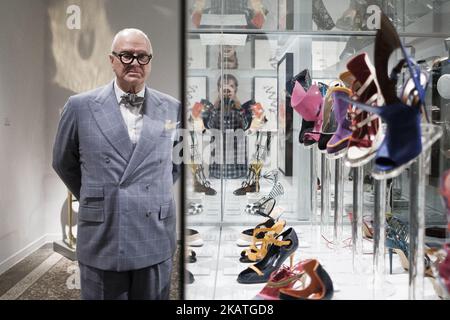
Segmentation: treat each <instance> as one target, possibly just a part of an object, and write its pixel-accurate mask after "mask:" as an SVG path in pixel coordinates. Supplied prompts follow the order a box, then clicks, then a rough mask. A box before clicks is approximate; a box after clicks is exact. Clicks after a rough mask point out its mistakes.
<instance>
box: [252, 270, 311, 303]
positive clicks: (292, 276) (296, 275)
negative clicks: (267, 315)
mask: <svg viewBox="0 0 450 320" xmlns="http://www.w3.org/2000/svg"><path fill="white" fill-rule="evenodd" d="M303 263H304V261H300V262H299V263H297V264H296V265H295V266H294V267H292V268H290V267H288V266H286V265H282V266H281V267H280V268H279V269H278V270H275V271H274V272H272V274H271V275H270V278H269V281H267V284H266V285H265V286H264V288H262V290H261V291H260V292H259V293H258V294H257V295H256V296H255V298H254V300H280V290H281V289H290V288H292V287H293V286H294V284H296V283H297V281H300V282H302V283H304V281H305V280H306V279H305V277H306V274H305V271H304V270H303Z"/></svg>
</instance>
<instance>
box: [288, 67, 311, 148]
mask: <svg viewBox="0 0 450 320" xmlns="http://www.w3.org/2000/svg"><path fill="white" fill-rule="evenodd" d="M297 82H298V83H299V84H300V85H301V86H302V87H303V89H304V90H308V89H309V88H310V87H311V85H312V79H311V75H310V73H309V70H308V69H304V70H302V71H301V72H299V73H298V74H297V75H295V76H294V77H293V78H292V79H291V80H290V83H289V86H288V88H290V89H289V91H288V95H289V98H291V105H293V104H292V94H293V91H294V88H295V85H296V83H297ZM313 128H314V120H312V121H311V120H310V121H308V120H306V119H304V118H303V117H302V124H301V127H300V133H299V136H298V142H299V143H300V144H305V133H307V132H311V131H312V130H313ZM312 143H313V142H311V141H306V144H308V145H309V144H312Z"/></svg>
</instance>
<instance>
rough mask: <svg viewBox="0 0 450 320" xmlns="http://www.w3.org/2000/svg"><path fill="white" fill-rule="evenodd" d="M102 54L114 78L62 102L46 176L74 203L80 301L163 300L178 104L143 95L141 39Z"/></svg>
mask: <svg viewBox="0 0 450 320" xmlns="http://www.w3.org/2000/svg"><path fill="white" fill-rule="evenodd" d="M111 51H112V52H111V54H110V55H109V59H110V61H111V66H112V70H113V71H114V73H115V75H116V78H115V80H114V81H112V82H111V83H109V84H108V85H106V86H104V87H100V88H97V89H95V90H92V91H89V92H86V93H82V94H78V95H75V96H72V97H70V98H69V100H68V101H67V103H66V105H65V107H64V110H63V113H62V116H61V120H60V123H59V127H58V132H57V136H56V141H55V145H54V150H53V168H54V169H55V171H56V172H57V173H58V175H59V176H60V177H61V179H62V180H63V182H64V183H65V184H66V186H67V187H68V189H69V190H70V191H71V192H72V193H73V194H74V195H75V197H76V198H77V199H79V202H80V207H79V212H78V236H77V256H78V261H79V266H80V275H81V296H82V298H83V299H168V298H169V286H170V275H171V271H172V257H173V254H174V252H175V246H176V223H175V220H176V216H175V202H174V197H173V191H172V186H173V183H174V182H175V180H176V179H177V177H178V176H179V170H178V166H175V165H173V161H172V150H173V145H174V144H175V143H176V141H175V140H176V139H175V137H176V136H177V135H176V126H177V123H179V119H180V112H181V111H180V103H179V102H178V101H177V100H175V99H174V98H172V97H170V96H168V95H166V94H163V93H161V92H158V91H156V90H153V89H150V88H148V87H146V85H145V80H146V79H147V78H148V76H149V75H150V71H151V63H152V57H153V50H152V45H151V43H150V40H149V39H148V37H147V36H146V35H145V34H144V33H143V32H142V31H140V30H137V29H124V30H122V31H120V32H119V33H118V34H117V35H116V36H115V38H114V40H113V43H112V50H111Z"/></svg>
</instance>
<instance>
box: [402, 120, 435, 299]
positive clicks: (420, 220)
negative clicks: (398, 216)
mask: <svg viewBox="0 0 450 320" xmlns="http://www.w3.org/2000/svg"><path fill="white" fill-rule="evenodd" d="M421 127H422V152H421V154H420V155H419V157H418V158H417V159H416V160H415V161H414V163H413V164H412V165H411V180H410V183H411V184H410V216H409V219H410V220H409V252H408V260H409V288H408V289H409V290H408V297H409V299H414V300H415V299H423V298H424V274H425V255H424V249H425V248H424V237H425V183H426V181H425V180H426V175H427V171H428V167H429V164H430V154H431V147H432V145H433V144H434V143H435V142H436V141H438V140H439V138H440V137H441V136H442V128H441V127H439V126H437V125H433V124H422V126H421Z"/></svg>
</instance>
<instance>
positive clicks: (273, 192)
mask: <svg viewBox="0 0 450 320" xmlns="http://www.w3.org/2000/svg"><path fill="white" fill-rule="evenodd" d="M190 3H191V7H193V6H194V2H193V1H191V2H190ZM197 3H200V4H201V1H197ZM261 5H262V6H261ZM449 6H450V1H414V0H408V1H406V0H405V1H381V0H380V1H376V0H371V1H369V0H348V1H339V2H338V1H331V0H301V1H290V0H279V1H265V0H262V1H205V3H204V8H203V9H202V10H203V11H202V17H201V18H200V20H199V21H203V22H202V23H198V24H197V25H195V26H194V25H193V24H192V20H189V21H188V23H189V24H190V25H191V26H190V28H189V37H188V38H189V40H188V49H189V52H190V53H189V55H188V59H189V60H188V83H190V82H189V81H191V82H192V81H194V80H196V81H201V82H202V83H206V85H203V86H206V88H205V89H204V90H203V91H201V93H199V94H198V96H197V97H196V98H191V100H195V101H197V100H202V99H206V100H208V103H205V105H207V106H210V109H208V110H206V109H203V111H205V110H206V111H207V112H205V113H204V114H203V115H204V117H206V118H208V119H209V120H211V119H214V120H211V124H213V125H211V126H210V127H209V128H206V130H205V131H204V132H203V136H204V138H203V140H204V141H210V139H211V138H210V136H211V135H214V136H215V137H216V140H215V141H217V142H218V144H216V145H215V152H216V153H215V154H214V156H212V155H211V154H210V153H209V151H206V152H203V162H204V163H205V166H204V167H205V174H206V179H207V180H209V181H210V182H211V185H212V186H214V189H215V190H216V191H217V195H215V196H206V195H204V196H202V198H201V201H202V203H203V206H204V208H205V211H204V213H201V214H199V215H197V216H193V215H191V216H189V217H188V225H189V226H191V227H193V228H198V229H199V230H201V232H202V233H203V237H204V240H205V246H206V247H202V248H199V249H198V252H200V254H204V252H207V253H206V255H207V256H208V258H207V259H206V260H204V261H205V262H204V263H205V264H208V265H209V266H211V267H206V266H205V265H201V266H200V267H199V266H197V267H193V270H196V271H197V274H198V275H199V284H198V286H193V287H191V291H188V297H189V292H191V293H192V295H191V297H192V298H194V297H202V298H218V299H251V298H252V297H253V296H254V295H255V294H256V293H257V292H258V291H259V290H256V289H255V288H249V287H245V286H243V285H240V284H238V283H237V282H236V278H237V277H238V275H239V274H240V272H241V271H242V270H244V269H245V268H246V265H244V264H242V263H240V262H239V259H240V256H241V251H242V249H243V248H240V247H237V246H236V245H235V244H242V243H245V241H244V240H243V238H244V237H243V234H242V232H243V231H244V230H246V229H249V228H254V227H255V225H257V224H258V223H261V222H264V221H265V220H266V219H267V217H262V216H261V215H258V210H259V212H263V213H274V214H275V213H280V212H282V214H283V215H282V219H284V220H285V221H286V228H288V227H293V228H294V229H295V230H296V231H297V233H298V235H299V237H300V238H301V239H300V243H301V245H302V246H304V247H305V248H307V249H306V251H307V253H308V254H307V257H311V256H313V257H321V259H323V261H325V262H328V263H329V265H330V264H331V265H333V264H334V262H335V261H334V260H333V259H334V258H336V256H332V254H333V252H334V253H336V252H341V253H343V254H344V255H345V254H350V253H351V251H350V250H348V251H345V250H346V249H343V248H344V247H345V248H348V247H349V246H350V245H349V244H348V242H347V241H348V239H350V238H351V229H350V222H351V219H352V215H351V214H350V213H352V212H353V210H354V209H353V202H354V198H353V188H354V185H353V178H354V176H353V173H352V170H351V169H350V168H348V167H346V166H344V167H343V170H342V172H340V170H338V174H339V176H342V177H343V178H342V179H343V190H339V192H336V191H337V190H336V188H335V187H336V185H335V184H336V183H335V181H336V180H335V174H336V165H340V164H339V161H338V160H335V159H328V158H326V159H328V160H326V161H325V158H324V161H321V157H322V156H321V153H319V151H318V150H317V147H316V146H315V145H317V144H315V145H314V146H313V147H311V146H306V144H305V143H304V142H305V139H304V138H305V136H304V135H303V134H304V132H305V131H307V130H305V127H306V126H307V125H308V124H305V121H303V119H302V116H300V114H299V113H297V112H296V111H295V110H294V109H293V107H292V106H291V98H292V90H293V86H294V84H295V81H293V79H294V77H296V79H297V80H299V81H300V79H302V81H304V82H305V83H306V82H307V77H306V76H304V74H306V70H307V73H308V75H309V77H310V80H309V82H310V83H309V84H308V85H307V86H306V85H305V87H310V86H311V85H312V84H316V85H317V86H318V90H319V91H320V93H321V94H322V95H325V93H326V90H325V88H326V87H327V86H330V85H331V84H332V82H333V81H336V80H338V77H339V75H340V74H341V73H342V72H344V71H346V70H347V63H348V62H349V60H350V59H352V58H353V57H355V56H356V55H358V54H360V53H363V52H366V53H367V55H368V59H370V61H371V62H372V64H374V62H375V56H374V44H375V35H376V31H377V28H378V27H379V21H380V20H379V16H378V13H379V12H380V11H381V10H383V11H384V12H385V13H386V14H387V16H388V17H389V18H390V19H391V20H392V21H393V23H394V25H395V26H396V28H397V30H398V32H399V34H400V38H401V41H402V43H403V44H404V46H405V48H406V51H407V52H408V54H409V55H410V56H411V57H412V58H414V59H415V61H417V62H418V64H419V65H420V66H421V68H422V70H424V71H427V72H428V73H429V75H430V81H429V84H428V87H427V90H426V106H425V109H426V114H428V115H429V117H430V119H431V120H432V122H433V123H434V124H439V125H440V126H441V127H442V128H443V130H444V135H443V138H442V139H440V141H439V142H438V143H436V144H435V145H434V146H433V148H432V150H431V157H430V169H429V170H428V172H427V182H426V184H427V185H426V188H425V191H426V199H425V200H426V210H425V211H426V212H425V213H426V227H432V226H438V227H440V228H442V227H443V226H444V227H445V225H446V219H447V218H446V214H445V212H446V211H445V210H444V208H443V205H442V200H441V197H440V195H439V191H438V187H439V178H440V177H441V176H442V173H443V172H444V171H445V170H446V169H449V168H450V162H449V158H450V151H449V150H450V140H449V139H450V133H449V132H450V122H449V121H450V119H449V117H448V114H450V112H449V111H450V110H447V109H448V105H449V103H448V101H450V100H449V99H450V94H449V93H448V92H447V91H448V90H447V87H450V86H449V85H448V83H449V80H448V79H449V77H447V75H448V73H449V70H450V69H449V67H448V65H449V63H448V62H449V60H448V46H445V39H446V38H447V37H448V35H446V34H445V32H448V31H447V30H450V29H449V25H448V23H449V21H450V19H448V15H449V13H450V7H449ZM255 8H260V9H261V8H262V11H260V12H263V13H264V14H263V16H264V19H262V16H261V15H259V16H258V15H257V13H258V10H256V9H255ZM205 15H206V18H205ZM208 15H213V16H212V18H214V19H213V20H211V19H212V18H211V16H208ZM239 16H240V17H241V18H243V20H242V21H244V20H245V22H243V23H242V25H238V24H237V23H238V19H239ZM191 17H192V11H190V12H189V19H191ZM202 19H203V20H202ZM208 19H209V20H208ZM252 23H253V25H252ZM255 23H259V24H257V25H255ZM205 55H206V58H202V59H201V62H199V61H198V60H199V57H205ZM402 58H403V55H402V53H401V51H399V50H397V51H395V52H394V53H393V54H392V56H391V57H390V59H389V66H388V70H389V72H390V70H392V68H393V67H394V66H395V65H396V64H397V63H398V62H399V60H400V59H402ZM302 73H303V76H301V74H302ZM191 78H193V79H194V80H193V79H191ZM408 78H409V71H408V69H407V68H402V69H401V70H400V72H399V75H398V83H397V94H398V95H399V96H400V95H401V94H402V91H403V88H404V84H405V83H406V80H407V79H408ZM199 79H201V80H199ZM220 79H224V80H223V81H220ZM349 87H350V88H353V87H352V83H351V82H350V84H349ZM188 88H189V90H190V89H191V86H188ZM353 89H355V88H353ZM305 91H307V90H305ZM355 91H356V89H355ZM189 94H190V92H189V91H188V97H189ZM352 94H355V92H353V93H352ZM324 103H325V102H323V101H322V104H321V106H320V107H319V111H320V110H321V109H320V108H324ZM188 105H190V104H189V103H188ZM333 105H334V103H333ZM188 108H189V107H188ZM333 108H335V107H333ZM336 108H337V107H336ZM214 110H215V111H216V113H214V112H212V111H214ZM344 111H346V110H344ZM331 112H332V113H334V111H331ZM208 114H209V115H208ZM344 114H345V117H347V119H348V117H349V115H347V112H344ZM424 115H425V114H424ZM316 116H317V114H316ZM345 117H344V118H345ZM424 119H425V117H424ZM309 126H310V128H309V129H308V130H309V131H310V135H309V138H310V139H312V140H314V139H316V140H317V136H319V134H320V132H321V130H322V129H323V127H322V126H321V125H318V122H317V121H316V122H313V123H312V124H311V123H309ZM212 129H215V131H213V130H212ZM212 132H214V134H212ZM322 133H323V132H322ZM332 133H333V134H334V133H335V132H334V131H333V132H332ZM314 135H316V136H315V138H313V137H314ZM301 137H302V143H300V138H301ZM344 151H346V150H344ZM323 157H325V156H323ZM214 161H216V163H215V164H216V165H215V166H212V165H211V164H214ZM206 163H207V165H206ZM322 164H324V168H323V169H324V170H322ZM325 165H326V166H328V167H325ZM327 168H328V169H327ZM339 168H340V167H339ZM373 169H374V164H373V161H371V162H370V163H368V164H366V165H365V167H364V169H363V170H362V171H361V173H362V175H363V189H364V196H363V202H364V206H363V212H362V213H361V214H362V215H363V216H364V225H365V226H366V228H364V230H365V236H366V237H370V236H373V229H372V225H371V224H372V223H373V214H374V208H375V207H376V206H377V204H376V199H377V197H375V189H376V188H375V182H374V179H373V178H372V176H371V172H372V170H373ZM325 172H328V175H327V177H328V182H327V183H326V184H327V185H326V186H325V185H323V177H322V173H325ZM338 182H339V181H338ZM410 182H411V172H410V170H409V169H408V170H405V171H404V172H403V173H402V174H401V175H399V176H398V177H396V178H394V179H392V180H389V181H388V182H387V192H388V193H387V195H386V199H387V200H388V203H387V209H386V211H387V212H386V215H387V217H390V216H391V214H393V215H395V216H397V217H400V218H402V219H404V220H405V221H408V219H409V212H410V206H409V194H410ZM338 185H339V184H338ZM324 189H327V190H329V192H330V198H331V202H330V208H329V212H326V214H327V216H328V219H323V221H329V225H328V226H327V225H325V226H324V228H320V230H322V234H320V233H319V232H316V231H315V230H318V229H319V228H314V227H317V226H318V224H319V223H320V221H321V219H319V217H316V216H315V215H319V213H320V212H321V209H322V208H321V196H322V191H323V190H324ZM188 190H189V185H188ZM336 193H338V194H341V193H343V199H344V200H343V204H342V207H343V208H344V210H343V211H344V212H343V222H344V227H343V234H342V239H339V243H338V244H336V243H335V244H334V246H333V244H332V245H331V246H330V243H329V242H331V241H333V236H334V234H333V229H332V228H331V226H332V225H333V215H334V212H335V210H338V209H339V208H340V207H341V206H337V205H336V203H335V202H336V201H335V195H336ZM269 197H273V198H275V200H276V202H275V203H274V202H270V201H268V202H264V201H265V200H267V199H268V198H269ZM381 198H383V197H381ZM314 201H316V202H314ZM262 203H265V204H266V206H264V205H262V206H261V204H262ZM324 207H325V205H324ZM273 208H274V209H273ZM210 209H211V210H212V211H209V210H210ZM338 227H340V226H338V225H336V228H335V230H338ZM314 232H316V234H314ZM371 232H372V234H371ZM317 235H318V236H317ZM340 236H341V235H339V237H340ZM339 237H338V238H339ZM248 238H249V237H247V241H248ZM250 238H251V237H250ZM206 239H208V240H206ZM346 239H347V240H346ZM434 240H436V239H433V241H434ZM438 241H441V242H443V241H444V240H442V239H440V240H438ZM247 244H248V243H247ZM330 247H332V248H334V249H335V251H333V250H331V251H330ZM369 247H370V245H369ZM302 249H303V248H302ZM327 250H328V251H327ZM339 250H343V251H339ZM369 250H370V249H369ZM299 251H300V250H299ZM301 254H303V251H302V253H301ZM333 257H334V258H333ZM370 259H371V257H370ZM338 260H339V259H337V258H336V261H338ZM286 263H287V261H286ZM345 263H347V262H342V265H341V267H342V266H345V267H344V268H343V270H346V271H342V270H341V271H342V273H343V274H345V272H348V270H353V269H352V265H351V263H349V264H348V265H345ZM339 265H340V262H339V263H338V262H336V266H334V265H333V266H331V267H330V268H331V270H332V272H338V271H337V269H338V268H339ZM369 265H370V263H369ZM353 266H354V265H353ZM203 267H204V268H203ZM202 268H203V269H202ZM208 268H210V269H208ZM206 269H208V270H213V271H210V272H209V273H207V272H206V271H205V270H206ZM202 270H203V271H202ZM206 273H207V276H208V277H202V275H205V274H206ZM337 278H338V279H339V277H337ZM206 279H207V280H206ZM341 280H342V279H341ZM337 281H339V280H337ZM205 283H208V285H209V284H211V283H214V285H213V288H210V290H209V291H208V293H207V294H206V293H205V295H203V294H202V293H201V289H200V288H201V286H200V284H205ZM341 284H342V282H341ZM404 285H405V286H407V283H406V282H405V283H404ZM261 288H262V287H261ZM188 289H189V287H188ZM259 289H260V288H259ZM209 293H211V295H210V296H208V294H209ZM347 294H348V295H347ZM344 296H345V297H346V298H354V299H356V298H361V297H362V296H358V297H357V296H351V292H345V290H342V291H341V293H340V297H344ZM364 297H366V296H364ZM403 298H406V297H403Z"/></svg>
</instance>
